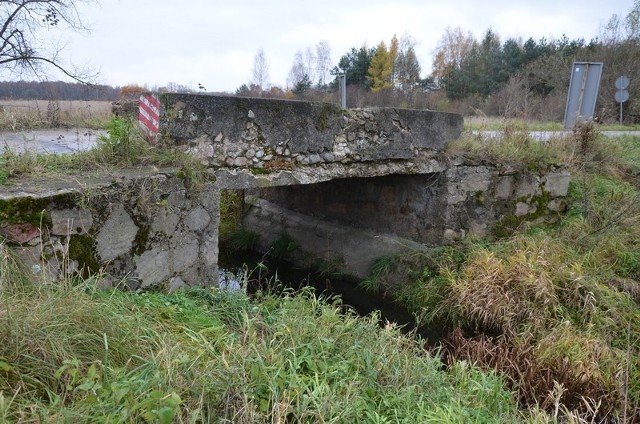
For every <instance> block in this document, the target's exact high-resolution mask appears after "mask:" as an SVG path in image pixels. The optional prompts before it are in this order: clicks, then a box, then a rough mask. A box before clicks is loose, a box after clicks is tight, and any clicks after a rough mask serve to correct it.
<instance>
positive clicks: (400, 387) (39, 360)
mask: <svg viewBox="0 0 640 424" xmlns="http://www.w3.org/2000/svg"><path fill="white" fill-rule="evenodd" d="M0 246H3V249H5V252H6V251H7V250H6V249H7V248H6V246H4V245H3V244H0ZM1 258H2V266H3V267H5V266H9V267H11V266H14V265H13V264H14V262H13V261H12V260H9V261H7V256H6V255H5V256H2V257H1ZM19 274H20V273H13V274H11V277H10V278H9V277H4V278H5V280H7V279H9V280H14V279H15V278H17V276H18V275H19ZM2 275H3V276H7V274H5V273H3V274H2ZM95 283H96V281H91V280H84V281H78V280H76V283H75V284H72V282H67V283H66V284H62V285H56V286H52V285H49V284H44V285H38V286H34V285H30V284H28V283H25V282H24V281H22V280H20V282H18V281H3V286H2V289H0V321H1V322H2V325H1V326H0V328H1V330H0V331H1V332H2V340H3V343H2V344H0V421H3V422H24V423H37V422H78V423H82V422H91V423H95V422H159V423H171V422H174V423H187V422H237V423H260V422H265V423H266V422H345V423H346V422H380V423H383V422H483V423H484V422H501V423H502V422H513V423H520V422H544V420H543V418H541V417H546V416H545V415H544V414H541V413H540V412H539V411H538V412H536V413H535V414H525V413H523V412H521V411H519V410H518V409H517V407H516V402H515V399H514V397H513V395H512V393H510V392H509V391H507V390H505V389H504V388H503V381H502V379H501V378H500V377H498V376H497V375H496V374H495V373H494V372H483V371H480V370H479V369H478V368H476V367H474V366H472V365H470V364H469V363H468V362H459V363H456V364H455V365H453V366H451V367H450V368H449V369H447V370H444V369H443V368H442V364H441V362H440V360H439V358H438V357H437V356H433V355H431V354H429V353H428V351H427V350H426V349H425V348H424V346H423V345H422V344H421V342H419V341H417V340H415V339H414V338H413V337H412V336H411V335H406V334H403V332H402V331H401V330H400V329H399V328H398V327H396V326H394V325H391V324H387V325H385V326H383V327H381V326H379V324H378V320H379V317H378V316H376V315H372V316H369V317H358V316H355V315H354V314H352V313H350V312H349V311H348V310H346V309H345V308H344V307H343V306H342V305H340V304H339V303H337V302H336V301H332V302H328V301H326V300H324V299H322V298H318V297H317V296H315V295H314V294H313V292H311V291H310V290H308V289H305V290H303V291H302V292H300V293H292V292H288V293H285V295H284V296H281V297H273V296H270V295H264V294H263V295H258V296H257V297H254V298H249V297H248V296H247V295H246V294H244V293H243V292H242V291H240V292H226V291H219V290H215V289H198V290H191V291H183V292H177V293H173V294H162V293H138V294H136V293H127V292H123V291H118V290H111V291H101V290H97V289H95Z"/></svg>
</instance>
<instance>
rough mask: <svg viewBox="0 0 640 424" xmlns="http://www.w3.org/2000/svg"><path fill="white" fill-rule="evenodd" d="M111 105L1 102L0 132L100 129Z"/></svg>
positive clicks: (104, 102)
mask: <svg viewBox="0 0 640 424" xmlns="http://www.w3.org/2000/svg"><path fill="white" fill-rule="evenodd" d="M110 118H111V102H108V101H83V100H53V101H48V100H1V101H0V131H22V130H26V129H36V128H52V127H60V126H65V127H78V128H94V129H97V128H103V127H104V125H105V123H106V122H107V121H108V120H109V119H110Z"/></svg>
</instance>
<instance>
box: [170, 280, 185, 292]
mask: <svg viewBox="0 0 640 424" xmlns="http://www.w3.org/2000/svg"><path fill="white" fill-rule="evenodd" d="M186 286H187V284H186V283H185V282H184V280H183V279H182V278H180V277H173V278H171V279H170V280H169V285H168V286H167V291H168V292H169V293H173V292H175V291H176V290H180V289H183V288H185V287H186Z"/></svg>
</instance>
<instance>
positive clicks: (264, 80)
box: [251, 49, 269, 90]
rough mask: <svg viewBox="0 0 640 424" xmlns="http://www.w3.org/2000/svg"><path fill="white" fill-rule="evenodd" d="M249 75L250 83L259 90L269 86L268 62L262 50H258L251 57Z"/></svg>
mask: <svg viewBox="0 0 640 424" xmlns="http://www.w3.org/2000/svg"><path fill="white" fill-rule="evenodd" d="M251 75H252V79H251V82H252V83H253V84H255V85H257V86H258V87H260V90H264V89H266V88H267V85H268V84H269V62H267V57H266V55H265V54H264V49H260V50H258V51H257V53H256V55H255V56H254V57H253V70H252V71H251Z"/></svg>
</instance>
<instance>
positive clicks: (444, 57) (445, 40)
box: [432, 27, 477, 84]
mask: <svg viewBox="0 0 640 424" xmlns="http://www.w3.org/2000/svg"><path fill="white" fill-rule="evenodd" d="M476 43H477V42H476V39H475V38H474V36H473V34H471V33H470V32H468V31H467V32H466V33H465V32H463V31H462V29H461V28H460V27H457V28H455V29H451V28H449V27H447V29H446V30H445V33H444V35H443V36H442V38H441V39H440V42H439V43H438V47H437V49H436V54H435V57H434V59H433V64H432V69H433V72H432V76H433V78H434V79H435V81H436V82H437V83H438V84H440V83H441V80H442V79H444V78H447V77H449V74H450V73H451V72H452V71H455V70H459V69H460V66H461V64H462V61H463V59H465V58H466V57H467V56H468V54H469V52H470V51H471V48H472V47H473V46H474V45H475V44H476Z"/></svg>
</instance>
